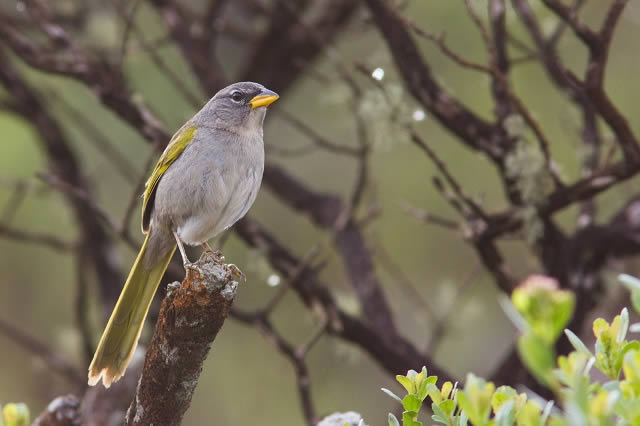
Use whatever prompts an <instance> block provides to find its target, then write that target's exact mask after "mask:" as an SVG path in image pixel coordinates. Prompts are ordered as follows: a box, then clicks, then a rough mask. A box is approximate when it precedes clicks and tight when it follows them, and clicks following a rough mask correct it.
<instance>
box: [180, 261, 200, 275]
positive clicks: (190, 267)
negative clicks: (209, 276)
mask: <svg viewBox="0 0 640 426" xmlns="http://www.w3.org/2000/svg"><path fill="white" fill-rule="evenodd" d="M182 266H184V270H185V272H186V273H187V274H189V271H190V270H191V271H194V272H197V273H198V274H200V275H203V273H202V269H200V267H199V266H198V265H197V264H195V263H191V262H184V263H183V264H182Z"/></svg>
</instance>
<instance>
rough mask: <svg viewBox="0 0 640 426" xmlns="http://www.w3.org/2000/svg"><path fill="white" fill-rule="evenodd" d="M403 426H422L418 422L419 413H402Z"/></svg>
mask: <svg viewBox="0 0 640 426" xmlns="http://www.w3.org/2000/svg"><path fill="white" fill-rule="evenodd" d="M402 426H422V423H421V422H419V421H418V413H417V412H415V411H405V412H404V413H402Z"/></svg>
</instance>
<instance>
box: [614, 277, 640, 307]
mask: <svg viewBox="0 0 640 426" xmlns="http://www.w3.org/2000/svg"><path fill="white" fill-rule="evenodd" d="M618 280H620V281H621V282H622V284H623V285H624V286H625V287H627V288H628V289H629V290H630V291H631V304H632V305H633V309H635V311H636V312H638V313H640V280H638V279H637V278H635V277H632V276H631V275H627V274H621V275H618Z"/></svg>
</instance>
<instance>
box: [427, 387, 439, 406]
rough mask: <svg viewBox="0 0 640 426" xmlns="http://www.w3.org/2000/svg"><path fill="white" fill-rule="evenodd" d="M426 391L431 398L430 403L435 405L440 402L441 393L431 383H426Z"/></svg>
mask: <svg viewBox="0 0 640 426" xmlns="http://www.w3.org/2000/svg"><path fill="white" fill-rule="evenodd" d="M426 391H427V394H428V395H429V397H430V398H431V401H433V402H436V403H438V402H440V401H442V393H441V392H440V389H438V388H437V387H436V385H434V384H433V383H427V388H426Z"/></svg>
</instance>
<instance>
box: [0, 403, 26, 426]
mask: <svg viewBox="0 0 640 426" xmlns="http://www.w3.org/2000/svg"><path fill="white" fill-rule="evenodd" d="M2 417H3V418H4V422H5V423H6V425H7V426H28V425H29V424H31V421H30V414H29V407H27V405H26V404H23V403H9V404H7V405H5V406H4V408H3V409H2Z"/></svg>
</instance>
